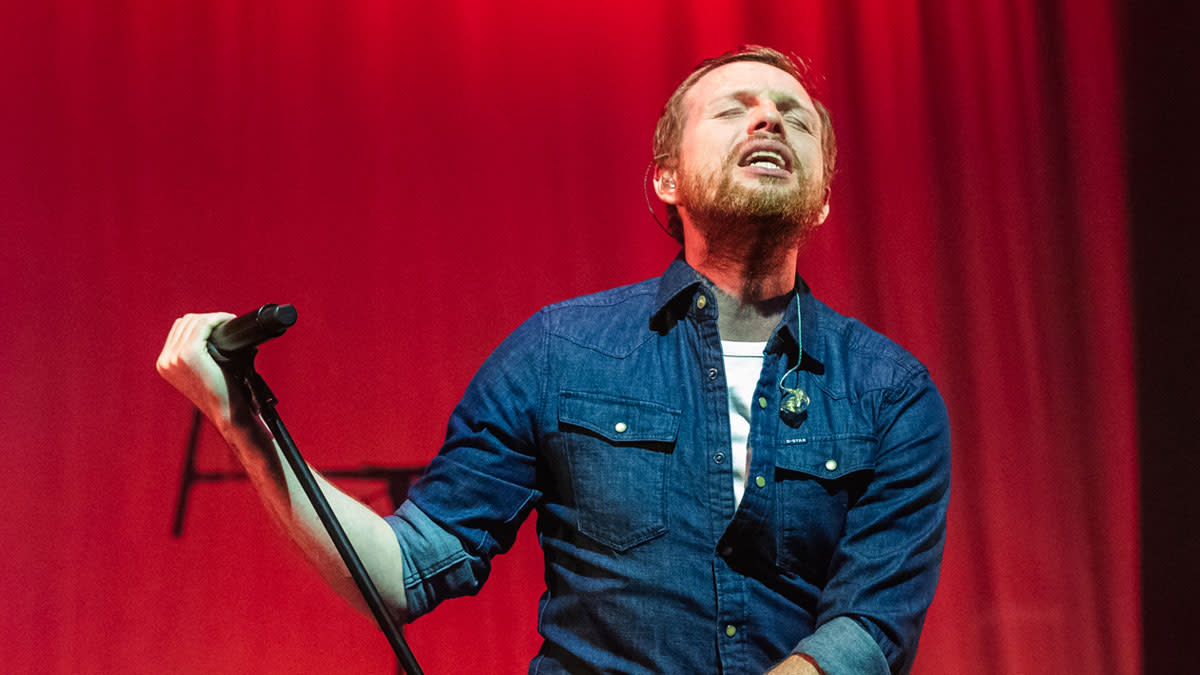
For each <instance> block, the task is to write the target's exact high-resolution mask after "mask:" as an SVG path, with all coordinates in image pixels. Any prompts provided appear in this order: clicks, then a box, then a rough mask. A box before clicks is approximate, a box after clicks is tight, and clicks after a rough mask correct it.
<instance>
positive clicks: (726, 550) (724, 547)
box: [717, 544, 733, 558]
mask: <svg viewBox="0 0 1200 675" xmlns="http://www.w3.org/2000/svg"><path fill="white" fill-rule="evenodd" d="M717 553H720V554H721V557H723V558H727V557H729V555H730V554H731V553H733V547H732V546H730V545H729V544H721V548H720V549H719V550H718V551H717Z"/></svg>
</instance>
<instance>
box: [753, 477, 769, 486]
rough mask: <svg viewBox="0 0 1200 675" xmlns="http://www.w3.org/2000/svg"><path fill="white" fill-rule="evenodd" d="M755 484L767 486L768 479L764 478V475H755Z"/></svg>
mask: <svg viewBox="0 0 1200 675" xmlns="http://www.w3.org/2000/svg"><path fill="white" fill-rule="evenodd" d="M754 484H755V485H757V486H758V487H766V485H767V479H766V478H763V477H762V476H755V477H754Z"/></svg>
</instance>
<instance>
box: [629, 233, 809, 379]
mask: <svg viewBox="0 0 1200 675" xmlns="http://www.w3.org/2000/svg"><path fill="white" fill-rule="evenodd" d="M711 286H712V282H710V281H709V280H708V279H707V278H705V277H704V275H702V274H700V273H699V272H697V271H696V270H695V269H694V268H693V267H692V266H691V265H689V264H688V263H687V261H686V260H684V258H683V252H682V251H680V252H679V255H677V256H676V257H675V259H674V260H672V261H671V264H670V265H669V266H668V267H667V269H666V271H665V272H663V274H662V276H661V277H659V281H658V291H657V293H656V294H655V297H654V305H653V307H652V308H651V314H650V329H651V330H653V331H655V332H666V331H668V330H670V328H671V327H672V326H673V325H674V324H675V323H676V322H678V321H679V319H681V318H682V317H684V316H685V315H686V314H687V312H688V309H689V308H690V307H691V306H692V303H693V298H694V297H695V295H696V292H697V289H699V288H701V287H704V288H709V287H711ZM794 292H795V293H797V294H798V296H799V303H796V302H789V303H788V306H787V309H786V310H784V318H783V320H782V321H780V322H779V325H778V326H777V327H776V328H775V332H774V333H773V334H772V335H771V339H770V340H768V341H767V350H768V351H783V352H785V353H787V354H788V355H789V356H791V357H792V358H795V356H796V346H797V344H798V343H799V341H797V339H796V338H797V335H796V328H797V321H796V316H797V315H796V305H797V304H799V306H800V314H799V317H800V321H799V326H800V338H801V340H802V341H803V343H804V344H803V349H804V357H805V363H803V364H802V368H808V367H809V366H810V364H809V363H807V359H812V360H813V361H814V363H813V364H811V365H812V366H814V367H817V366H820V364H821V363H822V361H823V355H824V351H825V345H824V336H823V335H822V334H821V332H820V325H819V320H820V318H819V315H818V312H817V300H816V298H814V297H813V295H812V291H810V290H809V287H808V284H807V283H805V281H804V279H802V278H801V277H800V275H799V274H797V275H796V285H795V289H794Z"/></svg>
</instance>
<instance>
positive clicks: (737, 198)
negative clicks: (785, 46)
mask: <svg viewBox="0 0 1200 675" xmlns="http://www.w3.org/2000/svg"><path fill="white" fill-rule="evenodd" d="M684 105H685V109H686V113H687V117H686V120H687V121H686V124H685V125H684V130H683V138H682V140H681V142H680V148H679V164H678V169H677V173H678V175H677V183H678V188H677V189H678V194H677V200H678V201H677V204H678V206H679V207H680V208H681V209H683V210H685V211H687V212H688V213H689V214H690V215H691V216H692V220H693V221H694V222H695V223H696V225H697V226H698V227H703V228H711V227H720V226H738V225H740V224H743V223H745V222H747V221H760V222H767V221H773V222H782V223H784V224H786V225H787V226H788V227H785V228H783V230H784V231H781V232H779V234H780V236H785V237H786V236H798V235H802V234H803V233H804V231H805V230H807V229H809V228H811V227H812V226H815V225H816V224H818V223H819V222H820V221H821V220H823V219H824V214H825V208H824V207H825V197H824V189H823V178H824V174H823V171H824V169H823V162H822V156H821V128H820V124H821V119H820V116H819V115H818V114H817V111H816V108H815V107H814V106H813V102H812V99H811V98H810V97H809V95H808V92H806V91H805V90H804V87H803V86H802V85H801V84H800V82H798V81H797V80H796V79H795V78H794V77H792V76H791V75H789V74H787V73H786V72H784V71H782V70H779V69H778V68H775V67H773V66H770V65H767V64H765V63H758V62H754V61H736V62H734V63H729V64H726V65H724V66H721V67H719V68H717V69H716V70H713V71H712V72H710V73H708V74H706V75H705V76H704V77H702V78H701V79H700V80H699V81H698V82H696V84H695V85H694V86H693V87H692V89H691V90H690V91H689V92H688V94H687V96H686V98H685V101H684ZM714 234H715V233H714Z"/></svg>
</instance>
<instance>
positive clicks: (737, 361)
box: [721, 340, 767, 506]
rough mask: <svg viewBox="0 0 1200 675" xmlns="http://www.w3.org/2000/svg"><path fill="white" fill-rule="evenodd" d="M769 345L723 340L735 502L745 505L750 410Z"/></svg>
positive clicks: (748, 464)
mask: <svg viewBox="0 0 1200 675" xmlns="http://www.w3.org/2000/svg"><path fill="white" fill-rule="evenodd" d="M766 347H767V343H766V342H731V341H729V340H721V350H722V351H723V352H724V353H725V386H726V388H728V390H729V441H730V445H731V446H732V452H731V453H730V455H731V456H732V462H733V502H734V505H735V506H736V505H737V504H741V503H742V493H743V492H745V490H746V473H747V472H748V471H749V467H750V447H749V446H748V445H747V443H748V441H749V440H750V410H751V406H753V405H754V389H755V388H756V387H757V386H758V377H759V375H760V374H761V373H762V353H763V349H766Z"/></svg>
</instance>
